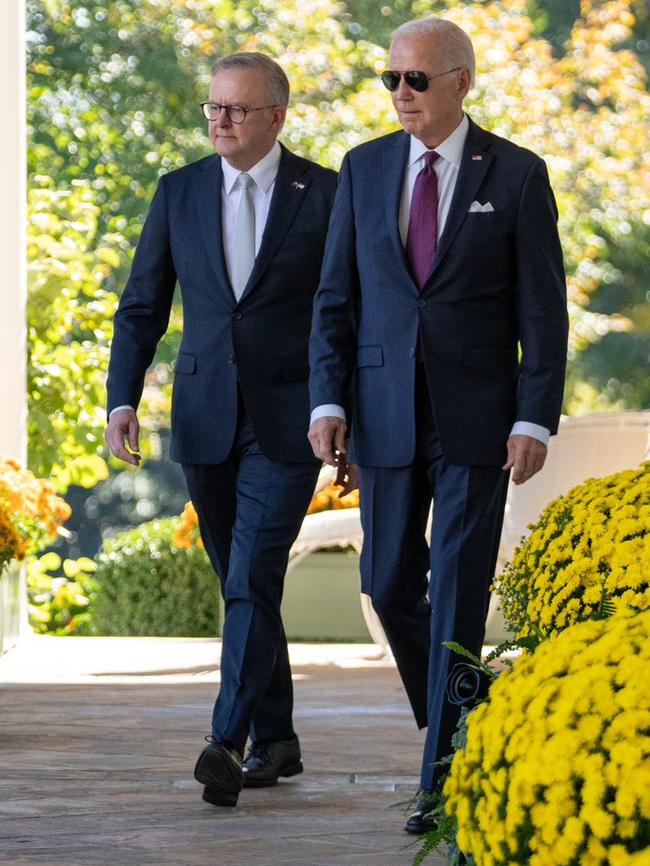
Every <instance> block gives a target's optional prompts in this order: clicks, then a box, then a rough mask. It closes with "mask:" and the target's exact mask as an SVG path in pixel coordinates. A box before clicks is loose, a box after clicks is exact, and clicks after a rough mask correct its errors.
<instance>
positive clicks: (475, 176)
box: [425, 120, 494, 288]
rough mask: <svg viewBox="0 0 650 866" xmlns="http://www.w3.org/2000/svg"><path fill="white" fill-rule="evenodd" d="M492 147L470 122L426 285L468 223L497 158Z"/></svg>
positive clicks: (485, 136) (480, 130)
mask: <svg viewBox="0 0 650 866" xmlns="http://www.w3.org/2000/svg"><path fill="white" fill-rule="evenodd" d="M489 144H490V139H489V137H488V135H487V134H486V133H485V132H484V131H483V130H482V129H481V128H480V127H478V126H476V124H475V123H473V122H472V121H471V120H470V128H469V131H468V133H467V139H466V141H465V147H464V148H463V156H462V159H461V163H460V167H459V169H458V178H457V180H456V188H455V189H454V195H453V198H452V200H451V207H450V208H449V213H448V214H447V221H446V223H445V228H444V231H443V233H442V235H441V236H440V241H439V243H438V251H437V253H436V257H435V259H434V261H433V266H432V269H431V273H430V274H429V276H428V278H427V283H428V282H429V280H430V279H431V277H432V276H433V274H434V273H435V272H436V270H437V268H438V267H439V266H440V262H441V261H442V260H443V258H444V257H445V254H446V253H447V251H448V250H449V247H450V245H451V243H452V241H453V239H454V238H455V237H456V234H457V233H458V230H459V229H460V227H461V225H462V224H463V222H464V221H465V218H466V216H467V211H468V210H469V206H470V205H471V203H472V202H473V201H474V200H475V199H476V196H477V194H478V191H479V189H480V187H481V184H482V183H483V179H484V178H485V175H486V174H487V170H488V168H489V167H490V163H491V162H492V160H493V158H494V157H493V156H492V154H491V153H487V148H488V147H489ZM425 288H426V284H425Z"/></svg>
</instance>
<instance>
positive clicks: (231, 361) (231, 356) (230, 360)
mask: <svg viewBox="0 0 650 866" xmlns="http://www.w3.org/2000/svg"><path fill="white" fill-rule="evenodd" d="M228 363H229V364H234V363H235V356H234V355H228Z"/></svg>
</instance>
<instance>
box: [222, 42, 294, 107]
mask: <svg viewBox="0 0 650 866" xmlns="http://www.w3.org/2000/svg"><path fill="white" fill-rule="evenodd" d="M222 69H254V70H255V71H257V72H261V73H262V75H263V76H264V79H265V82H266V98H267V99H268V100H269V102H270V103H273V105H281V106H283V108H286V107H287V105H288V104H289V79H288V78H287V76H286V75H285V72H284V69H283V68H282V67H281V66H280V64H279V63H276V62H275V60H273V59H272V58H271V57H269V56H268V55H266V54H259V53H258V52H256V51H242V52H241V53H239V54H228V55H227V56H226V57H222V58H221V59H220V60H217V62H216V63H215V64H214V66H213V67H212V75H213V76H214V75H216V73H217V72H221V70H222Z"/></svg>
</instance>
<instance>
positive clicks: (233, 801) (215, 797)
mask: <svg viewBox="0 0 650 866" xmlns="http://www.w3.org/2000/svg"><path fill="white" fill-rule="evenodd" d="M238 797H239V795H238V794H224V793H223V792H222V791H217V790H215V789H214V788H208V787H205V788H204V789H203V794H201V799H203V800H205V802H206V803H210V805H211V806H236V805H237V800H238Z"/></svg>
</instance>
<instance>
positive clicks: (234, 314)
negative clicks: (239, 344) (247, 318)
mask: <svg viewBox="0 0 650 866" xmlns="http://www.w3.org/2000/svg"><path fill="white" fill-rule="evenodd" d="M232 317H233V319H237V320H239V319H241V318H242V314H241V313H240V312H239V310H237V311H236V312H235V313H233V314H232Z"/></svg>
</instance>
